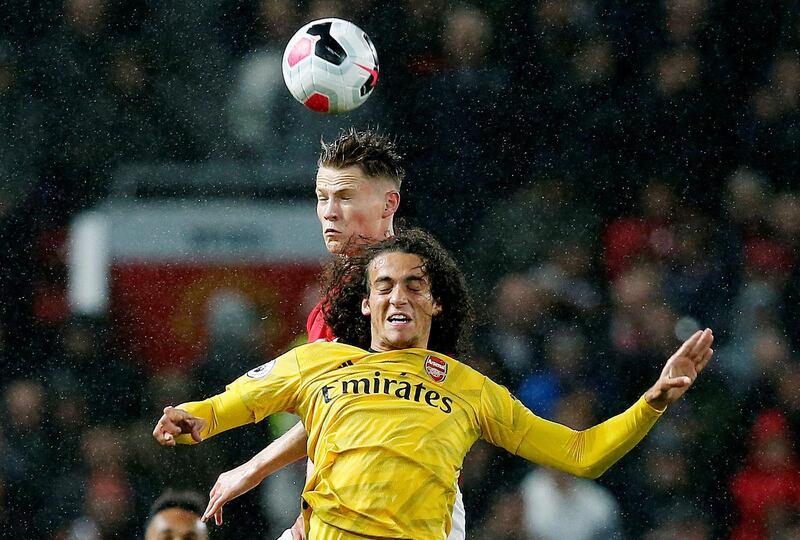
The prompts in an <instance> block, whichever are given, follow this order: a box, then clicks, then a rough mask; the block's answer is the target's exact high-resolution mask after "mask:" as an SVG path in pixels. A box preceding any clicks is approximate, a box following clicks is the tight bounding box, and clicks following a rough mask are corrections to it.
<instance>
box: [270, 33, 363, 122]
mask: <svg viewBox="0 0 800 540" xmlns="http://www.w3.org/2000/svg"><path fill="white" fill-rule="evenodd" d="M283 80H284V81H285V82H286V87H287V88H288V89H289V92H291V93H292V95H293V96H294V97H295V99H296V100H297V101H299V102H300V103H302V104H303V105H305V106H306V107H308V108H309V109H311V110H312V111H317V112H322V113H340V112H345V111H350V110H353V109H355V108H356V107H359V106H360V105H361V104H363V103H364V102H365V101H366V100H367V98H369V96H370V95H372V91H373V89H374V88H375V85H376V84H377V83H378V55H377V53H376V52H375V47H374V46H373V45H372V41H371V40H370V39H369V37H368V36H367V34H366V33H364V31H363V30H361V29H360V28H359V27H358V26H356V25H354V24H353V23H351V22H348V21H343V20H342V19H334V18H329V19H319V20H317V21H312V22H310V23H308V24H306V25H305V26H303V27H302V28H301V29H300V30H298V31H297V33H296V34H295V35H294V36H292V39H290V40H289V43H288V44H287V45H286V50H285V51H284V53H283Z"/></svg>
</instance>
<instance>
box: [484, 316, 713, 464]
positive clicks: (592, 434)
mask: <svg viewBox="0 0 800 540" xmlns="http://www.w3.org/2000/svg"><path fill="white" fill-rule="evenodd" d="M713 339H714V338H713V335H712V333H711V331H710V330H705V331H703V332H697V333H695V334H694V335H693V336H692V337H690V338H689V339H688V340H686V342H684V343H683V345H681V347H680V348H679V349H678V351H677V352H676V353H675V354H674V355H672V357H670V359H669V360H668V361H667V363H666V365H665V366H664V369H663V370H662V372H661V375H660V377H659V379H658V381H656V383H655V384H654V385H653V386H652V387H651V388H650V389H649V390H648V391H647V392H645V394H644V395H643V396H642V397H641V398H640V399H639V400H638V401H637V402H636V403H635V404H634V405H633V406H632V407H630V408H629V409H628V410H626V411H625V412H623V413H622V414H619V415H617V416H615V417H613V418H610V419H608V420H606V421H605V422H603V423H601V424H598V425H596V426H594V427H592V428H589V429H586V430H583V431H576V430H573V429H570V428H568V427H566V426H563V425H561V424H557V423H555V422H550V421H548V420H544V419H542V418H539V417H537V416H536V415H534V414H533V413H532V412H530V411H529V410H528V409H526V408H525V407H524V406H523V405H522V404H520V403H519V402H518V401H516V400H511V402H510V405H508V409H506V411H507V412H504V413H501V415H499V417H495V418H499V420H500V421H499V422H498V421H490V422H487V426H486V429H487V431H485V433H484V437H485V438H487V439H488V440H490V442H494V443H495V444H499V445H500V446H503V447H505V448H509V446H514V445H515V442H516V441H514V437H515V434H518V433H523V434H524V435H523V436H522V437H521V438H520V439H519V442H518V444H516V448H515V449H514V448H509V449H510V450H512V451H513V452H514V453H515V454H517V455H519V456H521V457H524V458H525V459H528V460H530V461H533V462H535V463H539V464H541V465H545V466H548V467H553V468H555V469H558V470H562V471H565V472H569V473H571V474H575V475H577V476H583V477H587V478H597V477H598V476H600V475H601V474H603V473H604V472H605V471H606V470H607V469H608V468H609V467H610V466H611V465H613V464H614V463H616V462H617V461H618V460H619V459H620V458H621V457H622V456H624V455H625V454H626V453H628V452H629V451H630V450H631V449H632V448H633V447H634V446H636V444H638V443H639V441H641V440H642V438H643V437H644V436H645V435H646V434H647V432H648V431H649V430H650V428H651V427H652V426H653V424H655V422H656V420H658V418H659V417H660V416H661V414H662V413H663V412H664V410H666V408H667V406H668V405H669V404H670V403H672V402H674V401H675V400H676V399H678V398H680V397H681V396H682V395H683V394H684V393H685V392H686V390H687V389H688V388H689V386H690V385H691V384H692V383H693V382H694V380H695V379H696V377H697V375H698V374H699V373H700V372H701V371H702V370H703V369H704V368H705V366H706V364H707V363H708V361H709V360H710V359H711V356H712V354H713V351H712V349H711V343H712V342H713ZM498 388H499V387H498ZM492 395H493V397H492ZM509 398H510V396H509ZM505 400H506V398H504V397H500V395H499V394H498V393H497V392H496V389H495V390H492V389H490V393H489V398H488V403H489V406H490V407H497V408H498V409H500V410H502V409H503V408H505V405H504V403H508V402H506V401H505Z"/></svg>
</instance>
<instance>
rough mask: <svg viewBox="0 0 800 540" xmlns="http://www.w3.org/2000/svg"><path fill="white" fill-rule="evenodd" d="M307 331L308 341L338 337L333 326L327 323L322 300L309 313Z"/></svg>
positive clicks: (329, 339) (331, 339)
mask: <svg viewBox="0 0 800 540" xmlns="http://www.w3.org/2000/svg"><path fill="white" fill-rule="evenodd" d="M306 332H307V333H308V342H309V343H313V342H315V341H319V340H321V339H322V340H325V341H333V340H334V339H336V338H335V337H334V335H333V330H331V327H330V326H328V325H327V324H326V323H325V316H324V315H323V313H322V302H321V301H320V303H319V304H317V305H316V306H314V309H312V310H311V313H309V314H308V321H306Z"/></svg>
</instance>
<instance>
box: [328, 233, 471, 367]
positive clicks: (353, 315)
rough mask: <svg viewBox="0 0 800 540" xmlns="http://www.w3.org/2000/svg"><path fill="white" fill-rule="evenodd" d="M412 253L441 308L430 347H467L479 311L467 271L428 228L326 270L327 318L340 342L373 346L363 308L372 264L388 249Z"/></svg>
mask: <svg viewBox="0 0 800 540" xmlns="http://www.w3.org/2000/svg"><path fill="white" fill-rule="evenodd" d="M392 252H400V253H410V254H413V255H417V256H418V257H419V258H420V259H422V263H423V265H424V269H425V273H426V274H427V276H428V279H429V280H430V284H431V294H432V296H433V299H434V300H435V301H436V303H437V304H439V306H440V307H441V313H439V314H438V315H436V316H435V317H433V322H432V323H431V335H430V339H429V340H428V347H427V348H428V349H431V350H434V351H438V352H441V353H444V354H462V353H464V352H466V343H467V340H468V337H469V334H470V332H471V331H472V325H473V323H474V321H475V313H474V308H473V304H472V297H471V296H470V294H469V291H468V290H467V285H466V282H465V280H464V275H463V274H462V273H461V270H460V269H459V268H458V265H457V264H456V262H455V261H454V260H453V258H452V257H451V256H450V254H449V253H448V252H447V250H446V249H444V248H443V247H442V245H441V244H439V242H438V241H436V239H435V238H433V236H431V235H430V234H428V233H427V232H425V231H423V230H421V229H416V228H411V229H405V230H403V231H401V232H400V233H399V234H398V235H397V236H395V237H393V238H389V239H387V240H384V241H382V242H380V243H379V244H375V245H372V246H368V247H366V248H363V249H362V251H361V252H360V253H359V254H357V255H354V256H349V257H339V258H337V259H336V260H335V261H334V262H332V263H331V265H329V267H328V268H327V270H326V277H325V285H324V287H323V291H324V298H326V299H327V301H326V303H325V305H324V308H323V311H324V314H325V322H326V323H327V324H328V325H329V326H330V327H331V329H332V330H333V335H335V336H337V337H338V338H339V340H340V341H342V342H344V343H348V344H350V345H355V346H357V347H361V348H364V349H366V348H368V347H369V346H370V342H371V339H370V321H369V317H365V316H364V315H363V314H362V313H361V301H362V300H363V299H364V298H366V297H367V296H368V295H369V275H368V271H369V265H370V263H371V262H372V261H373V260H374V259H375V258H376V257H378V256H379V255H381V254H383V253H392Z"/></svg>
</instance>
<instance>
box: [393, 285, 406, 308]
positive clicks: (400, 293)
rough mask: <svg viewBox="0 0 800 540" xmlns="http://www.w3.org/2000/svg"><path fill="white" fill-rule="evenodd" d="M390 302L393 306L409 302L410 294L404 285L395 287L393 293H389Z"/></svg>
mask: <svg viewBox="0 0 800 540" xmlns="http://www.w3.org/2000/svg"><path fill="white" fill-rule="evenodd" d="M389 302H390V303H391V304H392V305H393V306H400V305H404V304H407V303H408V296H407V295H406V293H405V291H404V290H403V288H402V287H395V288H394V289H392V294H390V295H389Z"/></svg>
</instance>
